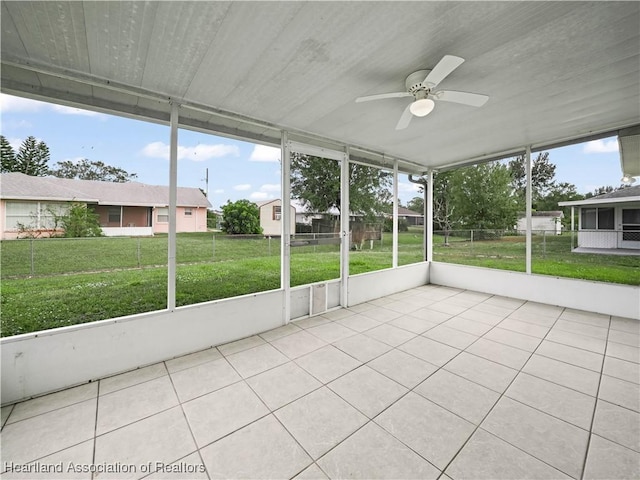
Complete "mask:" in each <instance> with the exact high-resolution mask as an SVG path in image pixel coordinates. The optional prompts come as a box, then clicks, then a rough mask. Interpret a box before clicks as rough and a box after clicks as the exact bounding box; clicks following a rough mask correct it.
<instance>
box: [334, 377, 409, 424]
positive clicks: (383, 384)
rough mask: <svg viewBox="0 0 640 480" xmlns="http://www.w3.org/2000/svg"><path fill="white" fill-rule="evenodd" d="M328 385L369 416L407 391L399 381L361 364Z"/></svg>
mask: <svg viewBox="0 0 640 480" xmlns="http://www.w3.org/2000/svg"><path fill="white" fill-rule="evenodd" d="M328 387H329V388H330V389H331V390H333V391H334V392H335V393H337V394H338V395H339V396H340V397H342V398H343V399H344V400H346V401H347V402H349V403H350V404H351V405H353V406H354V407H356V408H357V409H358V410H360V411H361V412H362V413H364V414H365V415H367V416H368V417H369V418H373V417H375V416H376V415H378V414H379V413H380V412H381V411H382V410H384V409H385V408H387V407H388V406H389V405H391V404H392V403H393V402H395V401H396V400H397V399H398V398H400V397H401V396H402V395H404V394H405V393H406V392H407V389H406V388H405V387H403V386H402V385H400V384H399V383H396V382H394V381H393V380H390V379H389V378H387V377H385V376H384V375H382V374H380V373H378V372H376V371H375V370H373V369H371V368H369V367H367V366H366V365H363V366H362V367H359V368H357V369H356V370H353V371H352V372H349V373H347V374H346V375H344V376H342V377H340V378H338V379H337V380H334V381H333V382H331V383H330V384H328Z"/></svg>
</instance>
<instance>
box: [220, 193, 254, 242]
mask: <svg viewBox="0 0 640 480" xmlns="http://www.w3.org/2000/svg"><path fill="white" fill-rule="evenodd" d="M222 231H223V232H225V233H230V234H234V235H237V234H245V235H250V234H255V233H262V227H261V226H260V209H259V208H258V206H257V205H256V204H255V203H253V202H250V201H249V200H238V201H237V202H231V201H230V200H229V201H227V203H226V204H225V205H223V206H222Z"/></svg>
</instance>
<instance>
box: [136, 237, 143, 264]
mask: <svg viewBox="0 0 640 480" xmlns="http://www.w3.org/2000/svg"><path fill="white" fill-rule="evenodd" d="M136 250H137V251H136V257H137V258H138V268H142V258H141V255H140V253H141V252H140V237H138V241H137V242H136Z"/></svg>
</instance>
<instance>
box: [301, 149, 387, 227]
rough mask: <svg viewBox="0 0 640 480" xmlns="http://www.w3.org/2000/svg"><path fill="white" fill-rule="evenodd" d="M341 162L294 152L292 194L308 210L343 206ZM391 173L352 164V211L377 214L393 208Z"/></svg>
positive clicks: (350, 203) (350, 173) (350, 199)
mask: <svg viewBox="0 0 640 480" xmlns="http://www.w3.org/2000/svg"><path fill="white" fill-rule="evenodd" d="M340 171H341V168H340V162H336V161H334V160H329V159H326V158H320V157H313V156H309V155H303V154H300V153H296V152H294V153H293V154H292V155H291V196H292V197H293V198H296V199H298V200H300V202H301V203H302V204H303V205H304V206H305V208H306V209H307V211H313V212H317V213H328V212H330V211H331V210H332V209H337V210H338V211H339V212H341V211H342V209H341V196H340ZM391 178H392V176H391V174H390V173H388V172H385V171H383V170H381V169H379V168H375V167H366V166H363V165H357V164H349V185H350V187H351V188H350V190H349V206H350V210H351V212H355V213H360V214H363V215H364V216H366V217H377V216H380V214H381V213H388V212H390V202H391V193H390V192H389V186H390V185H391Z"/></svg>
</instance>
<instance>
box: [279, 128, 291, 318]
mask: <svg viewBox="0 0 640 480" xmlns="http://www.w3.org/2000/svg"><path fill="white" fill-rule="evenodd" d="M280 141H281V152H282V162H281V165H282V168H281V169H280V170H281V172H280V173H281V179H280V183H281V184H282V207H281V211H280V219H281V221H282V228H281V231H282V238H281V240H280V288H281V289H282V290H283V293H284V303H283V306H282V324H283V325H286V324H287V323H289V320H291V145H290V144H289V136H288V135H287V132H286V131H283V132H282V136H281V139H280Z"/></svg>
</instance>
